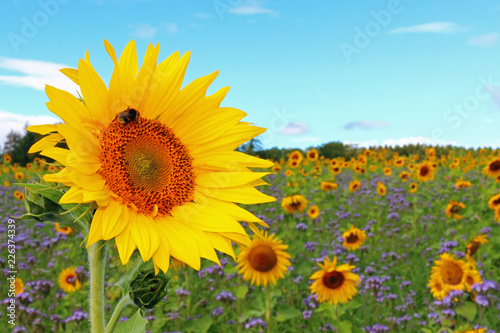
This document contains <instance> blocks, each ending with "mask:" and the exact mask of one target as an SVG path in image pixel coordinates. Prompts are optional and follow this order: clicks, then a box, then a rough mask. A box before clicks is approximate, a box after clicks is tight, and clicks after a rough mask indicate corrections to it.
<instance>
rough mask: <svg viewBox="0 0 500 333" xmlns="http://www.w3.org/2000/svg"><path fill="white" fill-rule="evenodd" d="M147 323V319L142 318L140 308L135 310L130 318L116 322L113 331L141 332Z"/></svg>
mask: <svg viewBox="0 0 500 333" xmlns="http://www.w3.org/2000/svg"><path fill="white" fill-rule="evenodd" d="M147 323H148V321H147V320H146V319H144V318H142V316H141V312H140V310H137V312H136V313H135V315H133V316H132V317H131V318H129V319H128V320H125V321H123V322H121V323H118V325H116V328H115V329H114V331H113V333H143V332H146V324H147Z"/></svg>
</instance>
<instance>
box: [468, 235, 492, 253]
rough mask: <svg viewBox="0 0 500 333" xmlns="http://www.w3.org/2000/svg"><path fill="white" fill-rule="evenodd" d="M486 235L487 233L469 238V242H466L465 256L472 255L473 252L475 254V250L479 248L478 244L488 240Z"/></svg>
mask: <svg viewBox="0 0 500 333" xmlns="http://www.w3.org/2000/svg"><path fill="white" fill-rule="evenodd" d="M487 237H488V235H479V236H476V237H474V239H473V240H471V241H470V242H469V244H467V250H466V253H467V256H468V257H472V256H473V255H474V254H476V252H477V250H479V246H480V245H481V244H486V243H488V242H489V241H488V239H487Z"/></svg>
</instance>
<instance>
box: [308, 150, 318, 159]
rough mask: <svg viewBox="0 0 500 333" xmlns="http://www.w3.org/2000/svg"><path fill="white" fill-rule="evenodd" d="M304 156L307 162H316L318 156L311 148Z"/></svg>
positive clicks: (316, 151)
mask: <svg viewBox="0 0 500 333" xmlns="http://www.w3.org/2000/svg"><path fill="white" fill-rule="evenodd" d="M306 156H307V159H308V160H309V161H317V160H318V156H319V153H318V150H317V149H314V148H313V149H311V150H309V151H308V152H307V154H306Z"/></svg>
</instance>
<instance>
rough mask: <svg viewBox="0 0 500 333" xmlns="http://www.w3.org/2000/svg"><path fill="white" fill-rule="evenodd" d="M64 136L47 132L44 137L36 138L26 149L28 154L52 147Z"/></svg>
mask: <svg viewBox="0 0 500 333" xmlns="http://www.w3.org/2000/svg"><path fill="white" fill-rule="evenodd" d="M63 139H64V137H63V136H62V135H61V134H59V133H54V134H49V135H47V136H46V137H43V138H41V139H40V140H38V141H37V142H36V143H35V144H34V145H33V146H31V148H30V149H29V150H28V154H32V153H36V152H39V151H42V150H45V149H47V148H52V147H54V146H55V145H56V144H58V143H59V142H61V141H62V140H63Z"/></svg>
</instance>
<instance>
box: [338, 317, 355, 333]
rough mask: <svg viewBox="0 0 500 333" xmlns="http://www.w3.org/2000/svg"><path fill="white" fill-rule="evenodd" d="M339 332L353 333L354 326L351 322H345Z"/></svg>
mask: <svg viewBox="0 0 500 333" xmlns="http://www.w3.org/2000/svg"><path fill="white" fill-rule="evenodd" d="M339 332H342V333H351V332H352V324H351V322H350V321H347V320H343V321H341V322H340V324H339Z"/></svg>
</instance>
